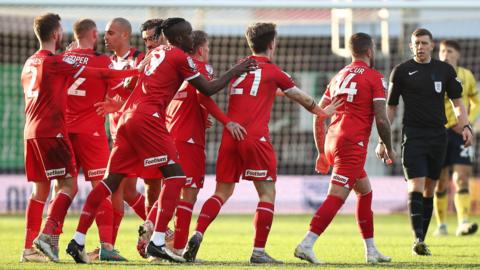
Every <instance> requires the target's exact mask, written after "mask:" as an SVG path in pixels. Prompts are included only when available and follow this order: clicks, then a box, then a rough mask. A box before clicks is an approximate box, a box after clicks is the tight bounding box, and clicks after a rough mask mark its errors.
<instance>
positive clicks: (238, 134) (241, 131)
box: [225, 122, 247, 141]
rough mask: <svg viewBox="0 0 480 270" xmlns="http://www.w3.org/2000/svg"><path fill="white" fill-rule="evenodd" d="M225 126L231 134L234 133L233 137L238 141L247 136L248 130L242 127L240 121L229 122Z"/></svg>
mask: <svg viewBox="0 0 480 270" xmlns="http://www.w3.org/2000/svg"><path fill="white" fill-rule="evenodd" d="M225 128H227V129H228V131H229V132H230V134H232V136H233V138H234V139H235V140H237V141H241V140H243V139H245V136H247V130H246V129H245V128H244V127H242V126H241V125H240V124H239V123H236V122H228V123H227V124H226V125H225Z"/></svg>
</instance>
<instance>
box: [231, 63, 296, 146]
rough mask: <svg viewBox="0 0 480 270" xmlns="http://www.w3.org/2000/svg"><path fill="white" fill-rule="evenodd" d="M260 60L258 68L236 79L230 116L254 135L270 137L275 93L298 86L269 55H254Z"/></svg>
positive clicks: (232, 90)
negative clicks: (269, 124)
mask: <svg viewBox="0 0 480 270" xmlns="http://www.w3.org/2000/svg"><path fill="white" fill-rule="evenodd" d="M249 58H253V59H255V60H256V61H257V63H258V69H257V70H255V71H250V72H248V73H244V74H242V75H241V76H239V77H237V78H234V79H232V81H231V82H230V85H229V89H230V98H229V101H228V112H227V116H228V117H229V118H230V119H231V120H232V121H235V122H237V123H239V124H240V125H242V126H243V127H244V128H246V129H247V135H248V136H249V137H253V138H260V137H265V139H266V138H268V135H269V130H268V122H269V121H270V111H271V109H272V105H273V101H274V100H275V93H276V91H277V89H278V88H280V89H281V90H282V91H285V90H288V89H290V88H292V87H294V86H295V83H294V82H293V80H292V78H290V76H289V75H288V74H286V73H285V72H283V71H282V70H281V69H280V68H279V67H278V66H276V65H275V64H273V63H271V62H270V60H269V59H268V58H267V57H261V56H250V57H249Z"/></svg>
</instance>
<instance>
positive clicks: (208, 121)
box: [205, 115, 213, 128]
mask: <svg viewBox="0 0 480 270" xmlns="http://www.w3.org/2000/svg"><path fill="white" fill-rule="evenodd" d="M205 127H206V128H211V127H213V119H212V117H211V116H210V115H209V116H208V117H207V119H206V120H205Z"/></svg>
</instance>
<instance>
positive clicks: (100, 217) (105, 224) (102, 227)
mask: <svg viewBox="0 0 480 270" xmlns="http://www.w3.org/2000/svg"><path fill="white" fill-rule="evenodd" d="M95 221H96V222H97V227H98V235H99V238H100V242H101V243H108V244H112V242H113V241H112V235H113V206H112V202H111V201H110V200H109V199H108V198H105V199H104V200H103V202H102V204H101V205H100V207H99V208H98V211H97V215H96V216H95Z"/></svg>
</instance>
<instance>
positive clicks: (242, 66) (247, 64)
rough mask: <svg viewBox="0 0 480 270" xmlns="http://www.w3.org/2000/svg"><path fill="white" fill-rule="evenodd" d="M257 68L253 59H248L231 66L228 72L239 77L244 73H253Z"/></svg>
mask: <svg viewBox="0 0 480 270" xmlns="http://www.w3.org/2000/svg"><path fill="white" fill-rule="evenodd" d="M257 68H258V66H257V61H255V59H253V58H248V59H245V60H243V61H241V62H240V63H238V64H236V65H235V66H233V67H232V68H231V69H230V71H231V72H232V73H233V75H234V76H240V75H241V74H243V73H245V72H249V71H253V70H256V69H257Z"/></svg>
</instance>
